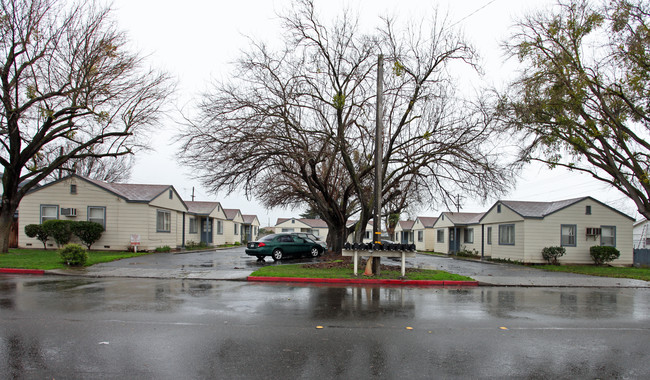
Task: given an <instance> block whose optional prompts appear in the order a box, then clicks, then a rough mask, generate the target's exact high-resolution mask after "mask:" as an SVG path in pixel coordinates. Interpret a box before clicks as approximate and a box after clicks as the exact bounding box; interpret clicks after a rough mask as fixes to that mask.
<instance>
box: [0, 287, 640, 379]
mask: <svg viewBox="0 0 650 380" xmlns="http://www.w3.org/2000/svg"><path fill="white" fill-rule="evenodd" d="M649 310H650V291H649V290H648V289H633V288H603V289H594V288H511V287H479V288H471V289H467V288H466V289H462V288H458V289H453V288H401V287H384V288H379V287H356V286H348V287H329V286H328V287H321V286H291V285H287V284H274V285H270V284H254V283H246V282H237V281H204V280H179V279H129V278H88V277H61V276H47V275H46V276H43V277H38V276H16V275H0V315H1V319H0V377H1V378H18V379H22V378H25V379H34V378H35V379H41V378H42V379H45V378H56V379H77V378H80V379H87V378H92V379H102V378H111V379H113V378H115V379H117V378H120V379H122V378H138V379H190V378H192V379H202V378H219V379H220V378H235V379H237V378H242V379H276V378H278V379H279V378H288V379H289V378H290V379H300V378H309V379H313V378H316V377H320V378H323V379H329V378H340V379H349V378H362V379H365V378H382V379H393V378H409V379H425V378H426V379H431V378H450V379H455V378H457V379H467V378H535V379H547V378H548V379H561V378H566V379H576V378H601V379H610V378H630V379H645V378H650V351H649V350H648V345H647V344H648V342H650V315H649V313H648V311H649ZM319 327H322V328H319Z"/></svg>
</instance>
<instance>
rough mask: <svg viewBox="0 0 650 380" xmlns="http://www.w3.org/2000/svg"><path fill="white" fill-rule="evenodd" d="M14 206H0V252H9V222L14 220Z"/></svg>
mask: <svg viewBox="0 0 650 380" xmlns="http://www.w3.org/2000/svg"><path fill="white" fill-rule="evenodd" d="M15 211H16V208H14V207H11V206H9V205H7V204H4V199H3V206H2V207H1V208H0V253H7V252H9V238H10V236H9V235H10V234H11V224H12V223H13V221H14V212H15Z"/></svg>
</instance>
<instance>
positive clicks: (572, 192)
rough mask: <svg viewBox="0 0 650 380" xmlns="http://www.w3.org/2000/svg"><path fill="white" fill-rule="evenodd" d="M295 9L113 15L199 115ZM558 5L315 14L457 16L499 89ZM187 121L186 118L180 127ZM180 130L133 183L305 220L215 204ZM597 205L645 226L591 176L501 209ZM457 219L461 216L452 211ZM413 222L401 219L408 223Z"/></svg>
mask: <svg viewBox="0 0 650 380" xmlns="http://www.w3.org/2000/svg"><path fill="white" fill-rule="evenodd" d="M290 3H291V2H290V1H289V0H237V1H209V0H184V1H177V0H173V1H172V0H115V1H114V2H113V9H114V11H115V16H116V18H117V22H118V24H119V27H120V28H121V29H123V30H126V31H127V32H128V33H129V37H130V39H131V41H132V43H133V45H134V48H136V49H138V50H139V51H141V52H142V53H143V54H146V55H148V56H149V58H150V62H151V64H152V65H153V66H155V67H159V68H162V69H164V70H166V71H168V72H170V73H171V74H172V75H174V76H175V77H176V78H177V80H178V94H177V97H178V101H177V103H178V105H177V107H178V108H181V109H182V110H183V113H184V114H186V115H189V116H191V115H192V105H193V103H194V102H195V101H196V99H198V98H199V97H200V95H201V93H203V92H205V91H207V90H209V89H210V83H211V81H213V80H215V79H220V78H224V77H227V76H228V74H229V73H230V72H231V71H232V66H231V64H230V63H231V62H233V61H234V60H235V59H236V58H237V57H238V56H239V55H240V51H241V50H242V49H245V47H246V45H247V37H246V36H249V37H252V38H254V39H256V40H263V41H265V42H267V43H270V44H273V43H278V41H279V39H280V37H281V36H280V28H279V22H278V19H277V16H276V15H277V13H278V12H281V11H282V10H283V9H287V8H288V7H289V5H290ZM553 3H554V1H551V0H525V1H523V0H463V1H453V0H452V1H444V0H443V1H440V2H434V1H431V0H428V1H426V0H399V1H395V0H391V1H385V0H368V1H362V0H356V1H354V0H348V1H341V0H316V1H315V4H316V7H317V11H318V12H319V13H320V14H322V15H323V16H324V19H326V20H330V19H331V18H332V17H334V16H335V15H336V14H337V13H338V12H339V11H340V10H341V9H342V8H344V7H348V8H349V9H351V10H353V11H355V12H356V11H358V12H359V14H360V15H361V16H360V19H361V20H360V21H361V24H362V26H363V27H364V28H367V30H370V29H372V28H373V27H375V26H376V25H377V24H378V23H379V16H380V15H386V14H391V15H395V16H397V17H399V18H402V19H404V18H412V17H417V18H421V17H422V16H423V15H432V14H433V11H434V9H433V7H434V4H438V6H439V7H440V8H441V9H442V10H446V11H448V13H449V17H450V19H451V20H453V22H454V23H457V26H459V27H461V28H462V30H463V31H464V33H465V36H466V38H467V40H468V41H470V42H471V43H472V44H474V45H475V46H476V47H477V48H478V50H479V51H480V53H481V56H482V58H483V67H484V70H485V78H483V80H485V81H486V83H488V84H494V85H497V86H498V85H499V84H501V83H503V82H504V81H505V80H507V78H508V75H510V74H512V68H513V66H512V64H510V65H504V63H503V60H504V57H503V52H502V50H501V49H500V47H499V44H500V42H501V41H503V39H504V38H505V37H506V36H507V35H508V30H509V27H510V26H511V25H512V23H513V20H514V19H515V18H516V17H518V16H521V15H522V14H525V13H527V12H530V11H532V10H535V9H541V8H544V7H548V6H550V4H553ZM176 119H179V117H176ZM177 129H178V124H177V123H176V122H174V121H173V120H168V121H167V122H165V125H164V130H163V131H159V132H157V133H156V135H155V136H154V137H153V139H152V143H153V147H154V149H155V151H153V152H148V153H146V154H138V155H137V156H136V167H135V168H134V170H133V173H132V177H131V182H132V183H148V184H169V185H173V186H174V187H175V188H176V189H177V190H178V191H179V192H180V194H181V196H182V197H183V198H184V199H185V200H191V195H192V189H193V188H194V192H195V195H196V200H217V201H220V202H221V203H222V205H223V207H224V208H239V209H241V211H242V213H243V214H256V215H257V216H258V217H259V219H260V223H261V224H262V226H267V225H269V223H270V224H271V225H274V224H275V222H276V220H277V218H280V217H292V216H298V214H299V213H300V212H301V211H302V210H283V209H274V210H266V209H264V208H263V207H262V206H260V205H259V203H257V202H256V201H255V200H254V199H253V200H250V201H249V200H246V199H245V198H244V197H243V196H241V195H239V194H232V195H230V196H226V194H211V193H208V192H207V191H206V190H205V189H203V188H202V187H201V186H200V184H199V181H197V180H196V179H195V178H194V177H193V175H192V173H191V172H190V170H189V169H187V168H183V167H181V166H179V165H178V164H177V160H176V155H177V151H178V145H177V144H174V143H173V141H172V138H173V135H174V133H175V132H176V131H177ZM587 195H591V196H593V197H595V198H597V199H599V200H601V201H603V202H605V203H607V204H609V205H611V206H613V207H616V208H618V209H619V210H621V211H623V212H625V213H627V214H629V215H630V216H633V217H636V218H637V219H639V215H638V214H637V212H636V209H635V207H634V205H633V204H632V202H631V201H629V200H628V199H627V198H625V197H624V196H623V194H621V193H619V192H618V191H615V190H613V189H610V188H608V187H607V186H606V185H604V184H601V183H600V182H597V181H595V180H593V179H591V178H590V177H588V176H586V175H580V174H577V173H569V172H567V171H563V170H560V169H556V170H553V171H550V170H548V169H545V168H543V167H542V168H540V167H539V166H538V167H530V168H529V169H527V170H526V171H525V173H523V175H522V177H521V179H520V180H519V181H518V182H517V184H516V188H515V190H513V191H512V192H510V193H509V194H508V195H506V196H504V197H502V198H503V199H511V200H522V201H553V200H560V199H568V198H575V197H580V196H587ZM494 201H495V200H494V199H493V200H491V201H489V202H488V203H487V204H480V203H478V202H476V201H473V200H472V199H465V200H464V204H463V208H462V210H461V211H466V212H483V211H486V210H487V209H488V208H489V207H490V206H491V205H492V204H493V203H494ZM441 211H447V210H435V209H430V208H426V207H423V208H422V209H420V210H418V211H417V212H415V213H414V215H410V216H411V217H412V218H414V217H416V216H438V215H439V214H440V212H441ZM453 211H455V210H453ZM405 218H406V216H404V217H403V219H405Z"/></svg>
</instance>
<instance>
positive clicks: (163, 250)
mask: <svg viewBox="0 0 650 380" xmlns="http://www.w3.org/2000/svg"><path fill="white" fill-rule="evenodd" d="M171 251H172V249H171V247H170V246H168V245H165V246H162V247H157V248H156V252H171Z"/></svg>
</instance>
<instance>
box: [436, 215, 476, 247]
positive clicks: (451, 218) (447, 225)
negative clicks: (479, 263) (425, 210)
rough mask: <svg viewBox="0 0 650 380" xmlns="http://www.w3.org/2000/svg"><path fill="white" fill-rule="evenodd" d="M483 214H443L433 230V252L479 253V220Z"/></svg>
mask: <svg viewBox="0 0 650 380" xmlns="http://www.w3.org/2000/svg"><path fill="white" fill-rule="evenodd" d="M483 215H484V213H474V212H443V213H442V214H440V216H439V217H438V219H437V220H436V222H435V224H434V225H433V229H434V230H435V239H434V241H435V243H434V250H435V251H436V252H439V253H446V254H450V253H456V252H459V251H463V250H468V251H476V252H477V253H480V252H481V242H482V238H483V234H482V230H481V225H480V224H479V220H480V219H481V217H482V216H483Z"/></svg>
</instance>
